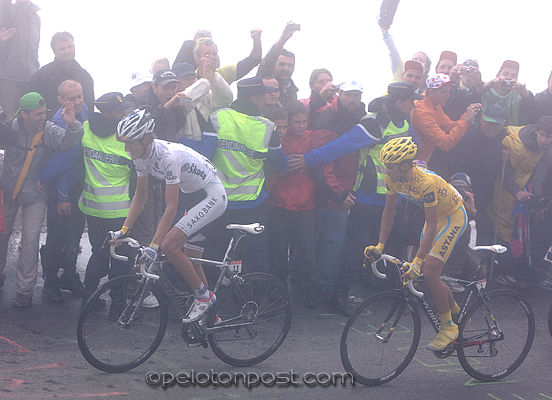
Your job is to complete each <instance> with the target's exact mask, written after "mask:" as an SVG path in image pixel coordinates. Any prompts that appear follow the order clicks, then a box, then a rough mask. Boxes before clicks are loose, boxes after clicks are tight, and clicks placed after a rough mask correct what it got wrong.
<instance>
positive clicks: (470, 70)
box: [464, 67, 473, 75]
mask: <svg viewBox="0 0 552 400" xmlns="http://www.w3.org/2000/svg"><path fill="white" fill-rule="evenodd" d="M472 72H473V68H472V67H466V69H465V70H464V73H465V74H466V75H471V74H472Z"/></svg>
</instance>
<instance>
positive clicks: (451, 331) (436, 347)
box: [426, 325, 458, 351]
mask: <svg viewBox="0 0 552 400" xmlns="http://www.w3.org/2000/svg"><path fill="white" fill-rule="evenodd" d="M457 337H458V325H454V326H451V327H450V328H449V327H447V328H441V330H440V331H439V333H437V336H435V339H433V342H431V343H430V344H428V345H427V346H426V349H428V350H430V351H441V350H444V349H445V347H447V346H448V345H449V344H451V343H452V342H454V341H455V340H456V338H457Z"/></svg>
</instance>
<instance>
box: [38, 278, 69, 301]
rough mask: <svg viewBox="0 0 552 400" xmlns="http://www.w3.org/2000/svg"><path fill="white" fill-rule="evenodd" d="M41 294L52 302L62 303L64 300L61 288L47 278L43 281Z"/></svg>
mask: <svg viewBox="0 0 552 400" xmlns="http://www.w3.org/2000/svg"><path fill="white" fill-rule="evenodd" d="M42 295H43V296H44V297H46V298H47V299H48V300H50V301H51V302H53V303H63V302H64V301H65V298H64V297H63V293H61V289H60V288H59V287H58V286H56V285H55V284H52V283H49V282H48V281H47V280H46V281H45V282H44V287H43V288H42Z"/></svg>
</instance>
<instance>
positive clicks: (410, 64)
mask: <svg viewBox="0 0 552 400" xmlns="http://www.w3.org/2000/svg"><path fill="white" fill-rule="evenodd" d="M424 68H425V66H424V64H422V63H421V62H419V61H414V60H408V61H406V62H405V63H404V70H405V71H408V70H409V69H413V70H416V71H419V72H421V73H422V74H423V73H424Z"/></svg>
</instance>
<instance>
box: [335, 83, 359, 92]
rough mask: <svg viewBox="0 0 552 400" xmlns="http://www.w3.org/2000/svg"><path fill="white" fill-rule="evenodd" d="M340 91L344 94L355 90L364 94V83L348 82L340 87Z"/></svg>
mask: <svg viewBox="0 0 552 400" xmlns="http://www.w3.org/2000/svg"><path fill="white" fill-rule="evenodd" d="M339 90H340V91H342V92H352V91H353V90H358V91H359V92H360V93H364V87H363V86H362V83H359V82H357V81H347V82H343V83H342V84H341V85H339Z"/></svg>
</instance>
